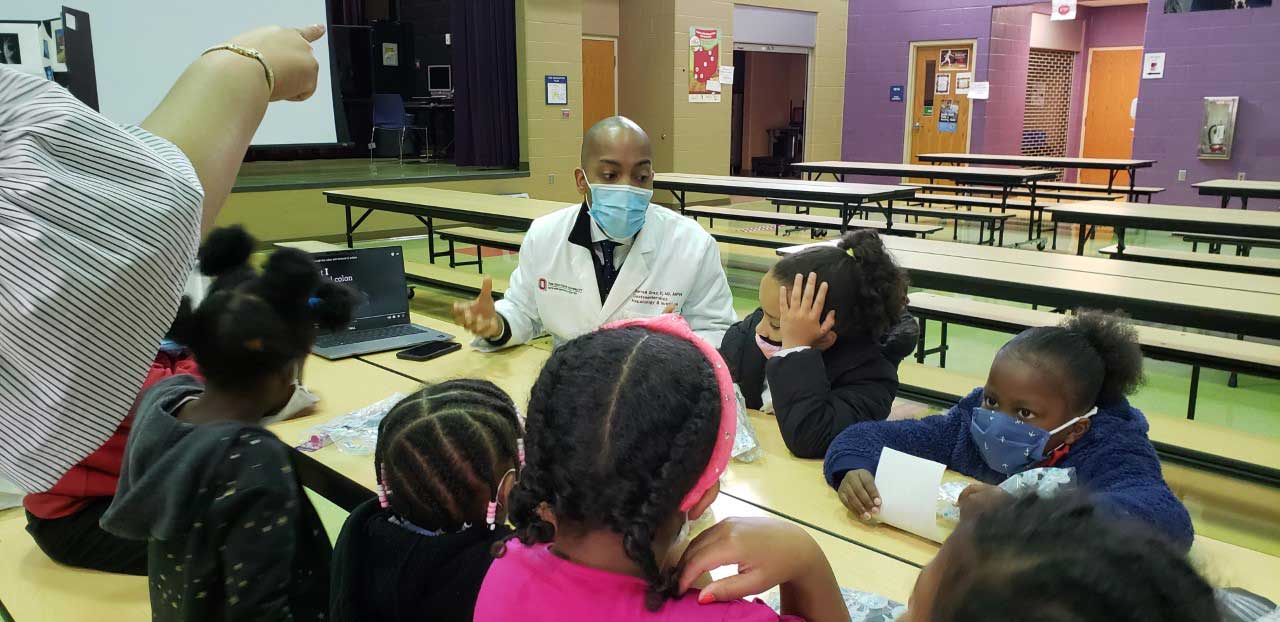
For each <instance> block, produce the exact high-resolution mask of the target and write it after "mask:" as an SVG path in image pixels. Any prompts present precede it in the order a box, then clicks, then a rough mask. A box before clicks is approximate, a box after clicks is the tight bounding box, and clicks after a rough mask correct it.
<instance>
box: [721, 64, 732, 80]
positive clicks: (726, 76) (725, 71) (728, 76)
mask: <svg viewBox="0 0 1280 622" xmlns="http://www.w3.org/2000/svg"><path fill="white" fill-rule="evenodd" d="M720 84H733V67H726V66H724V65H720Z"/></svg>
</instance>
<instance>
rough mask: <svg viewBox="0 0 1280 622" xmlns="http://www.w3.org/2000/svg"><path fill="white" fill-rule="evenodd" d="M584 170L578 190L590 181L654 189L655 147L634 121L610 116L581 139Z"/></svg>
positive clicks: (581, 190)
mask: <svg viewBox="0 0 1280 622" xmlns="http://www.w3.org/2000/svg"><path fill="white" fill-rule="evenodd" d="M582 171H583V174H584V176H578V178H577V180H576V181H577V182H578V191H579V192H581V193H582V194H583V195H586V194H587V182H590V183H593V184H628V185H631V186H636V187H638V188H649V189H653V144H652V143H651V142H649V135H648V134H646V133H645V131H644V130H643V129H641V127H640V126H639V125H637V124H636V122H635V121H632V120H631V119H628V118H626V117H621V116H618V117H609V118H607V119H604V120H602V121H600V122H599V123H596V124H595V125H593V126H591V129H589V130H587V133H586V134H585V135H583V137H582Z"/></svg>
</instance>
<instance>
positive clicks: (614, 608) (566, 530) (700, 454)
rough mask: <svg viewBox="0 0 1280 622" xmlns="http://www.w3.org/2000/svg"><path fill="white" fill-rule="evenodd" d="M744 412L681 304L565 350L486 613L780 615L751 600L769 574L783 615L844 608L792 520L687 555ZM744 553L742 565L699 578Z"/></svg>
mask: <svg viewBox="0 0 1280 622" xmlns="http://www.w3.org/2000/svg"><path fill="white" fill-rule="evenodd" d="M736 424H737V402H736V399H735V396H734V393H733V381H732V380H731V378H730V377H729V374H728V370H727V368H726V366H725V363H724V360H723V359H722V358H720V355H719V354H718V353H717V352H716V350H715V348H714V347H712V346H711V345H710V344H708V343H707V342H706V341H704V340H702V339H700V338H698V337H696V336H695V335H694V333H693V331H692V330H690V328H689V325H688V324H686V323H685V322H684V320H683V319H682V318H680V317H678V316H676V315H672V314H667V315H663V316H659V317H656V318H649V319H644V320H625V321H623V322H618V323H615V324H611V325H608V326H606V327H604V328H603V329H602V330H599V331H597V332H594V333H590V334H587V335H583V336H581V337H578V338H577V339H574V340H572V341H570V342H568V343H566V344H565V345H563V346H561V347H560V348H559V349H557V350H556V351H555V352H554V353H552V355H551V358H550V359H549V360H548V361H547V363H546V365H545V366H544V367H543V370H542V373H541V374H540V375H539V377H538V380H537V383H536V384H535V385H534V387H533V392H532V395H531V397H530V401H529V420H528V442H527V453H528V462H527V464H526V465H525V467H524V470H523V471H522V472H521V474H520V481H519V483H517V484H516V487H515V489H514V490H513V492H512V493H511V511H510V518H511V522H512V524H513V525H515V527H516V532H515V534H514V536H513V537H512V538H511V539H510V540H508V541H507V542H506V543H505V545H504V546H503V547H502V548H501V549H499V550H497V551H495V554H497V555H498V558H497V559H496V560H495V561H494V562H493V565H492V566H491V567H490V569H489V574H488V575H487V576H486V577H485V580H484V585H483V586H482V587H481V589H480V596H479V600H478V602H477V603H476V611H475V619H476V620H477V622H498V621H501V622H507V621H509V620H521V621H522V622H542V621H547V622H551V621H555V622H573V621H577V620H609V621H610V622H631V621H633V620H634V621H637V622H638V621H640V620H644V621H653V620H704V619H705V620H712V619H714V620H743V621H748V620H750V621H755V620H760V621H765V620H770V621H776V620H779V614H778V613H776V612H774V611H773V610H772V609H770V608H769V607H768V606H766V605H764V604H762V603H758V602H747V601H745V600H742V597H743V596H746V595H749V594H757V593H761V592H764V591H765V590H767V589H769V588H771V587H773V586H774V585H780V586H781V588H782V603H783V610H784V611H783V613H784V614H787V615H788V616H802V617H803V618H805V619H809V620H821V621H844V620H848V610H847V609H846V608H845V606H844V602H843V600H842V598H841V596H840V591H839V587H838V586H837V585H836V582H835V577H834V575H833V574H832V571H831V567H830V565H829V564H828V563H827V560H826V558H825V557H824V556H823V554H822V551H821V549H819V548H818V546H817V544H816V543H814V541H813V540H812V538H810V537H809V536H808V535H807V534H806V533H805V532H804V531H803V530H801V529H800V528H799V527H797V526H794V525H787V524H784V523H781V522H778V521H771V520H733V519H730V520H727V521H723V522H721V523H719V524H717V525H715V526H712V527H711V528H709V529H707V530H706V531H705V532H703V533H702V534H700V535H699V536H698V537H697V538H695V539H694V540H693V541H692V542H690V543H689V545H688V547H687V549H685V550H684V552H683V554H681V553H680V552H679V551H680V545H681V544H683V543H682V542H681V541H682V540H683V537H682V532H683V531H685V528H686V527H687V526H688V525H689V521H691V520H696V519H697V518H699V517H700V516H702V514H703V513H704V512H706V511H707V509H708V508H709V507H710V506H711V504H712V503H713V502H714V501H715V498H716V495H717V494H718V493H719V476H720V474H721V473H723V471H724V469H725V467H726V466H727V465H728V461H729V454H730V451H731V449H732V445H733V437H734V433H735V430H736ZM393 492H394V491H393ZM397 494H398V493H397ZM734 564H737V565H738V567H739V569H740V571H741V574H738V575H734V576H731V577H727V578H725V579H721V580H719V581H716V582H714V583H711V584H709V585H705V586H703V587H701V588H700V589H699V590H691V589H690V588H691V587H692V586H693V585H694V584H695V581H696V580H697V579H698V578H699V577H701V576H702V575H703V573H705V572H707V571H709V570H711V569H714V568H718V567H720V566H726V565H734ZM788 619H791V618H790V617H789V618H788Z"/></svg>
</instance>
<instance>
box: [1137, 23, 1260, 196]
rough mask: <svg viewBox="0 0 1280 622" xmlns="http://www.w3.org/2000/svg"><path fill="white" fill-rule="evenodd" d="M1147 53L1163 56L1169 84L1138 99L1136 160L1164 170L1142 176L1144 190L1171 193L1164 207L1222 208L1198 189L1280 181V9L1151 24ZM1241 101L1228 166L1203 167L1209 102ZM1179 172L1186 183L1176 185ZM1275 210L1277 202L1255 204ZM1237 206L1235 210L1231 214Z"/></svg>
mask: <svg viewBox="0 0 1280 622" xmlns="http://www.w3.org/2000/svg"><path fill="white" fill-rule="evenodd" d="M1146 49H1147V51H1148V52H1165V53H1166V54H1167V55H1168V56H1167V57H1166V59H1165V73H1164V79H1161V80H1143V81H1142V85H1141V87H1140V90H1139V93H1138V118H1137V126H1136V130H1135V133H1136V138H1135V139H1134V143H1133V153H1134V156H1135V157H1139V158H1152V159H1156V160H1159V161H1160V163H1159V164H1157V165H1156V166H1155V167H1154V168H1151V169H1146V170H1144V171H1142V172H1140V173H1139V174H1138V183H1140V184H1143V185H1154V186H1163V187H1165V188H1168V191H1166V192H1165V193H1164V194H1161V195H1158V197H1157V200H1158V201H1159V202H1161V203H1171V204H1178V205H1216V204H1217V202H1216V200H1214V198H1213V197H1201V196H1198V195H1197V194H1196V192H1195V189H1194V188H1192V187H1191V184H1192V183H1195V182H1198V181H1204V180H1207V179H1216V178H1224V177H1225V178H1232V179H1234V178H1235V176H1236V173H1237V172H1241V171H1243V172H1244V173H1246V174H1247V176H1248V178H1250V179H1270V180H1275V179H1280V112H1277V107H1276V101H1277V99H1280V4H1276V5H1273V6H1271V7H1269V8H1256V9H1247V10H1241V11H1204V12H1198V13H1183V14H1172V15H1165V14H1163V13H1161V12H1159V11H1154V10H1153V11H1151V13H1150V14H1149V15H1148V16H1147V39H1146ZM1209 96H1239V97H1240V109H1239V113H1238V115H1237V117H1236V132H1237V134H1236V141H1235V145H1234V147H1233V150H1232V153H1231V159H1230V160H1225V161H1223V160H1200V159H1197V158H1196V144H1197V142H1198V138H1199V136H1198V133H1199V128H1200V125H1201V122H1202V121H1203V118H1204V112H1203V110H1204V105H1203V103H1202V101H1203V98H1204V97H1209ZM1178 169H1186V170H1187V181H1185V182H1179V181H1177V174H1178ZM1255 205H1256V206H1257V207H1258V208H1262V209H1276V202H1275V201H1253V202H1251V203H1250V209H1253V208H1254V206H1255ZM1234 206H1238V203H1233V207H1234Z"/></svg>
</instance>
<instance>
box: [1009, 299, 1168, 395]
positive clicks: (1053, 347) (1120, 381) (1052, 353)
mask: <svg viewBox="0 0 1280 622" xmlns="http://www.w3.org/2000/svg"><path fill="white" fill-rule="evenodd" d="M1000 353H1001V354H1002V355H1010V356H1016V357H1019V358H1028V359H1038V360H1045V361H1047V362H1050V363H1051V364H1052V365H1053V366H1054V369H1056V370H1057V371H1058V372H1059V373H1061V374H1062V375H1063V376H1064V377H1065V378H1066V379H1067V380H1069V381H1070V382H1071V384H1072V385H1073V387H1072V390H1073V392H1074V402H1075V403H1074V404H1073V406H1075V407H1076V408H1077V409H1078V410H1081V411H1083V410H1087V409H1088V408H1090V407H1092V406H1095V405H1097V406H1107V405H1110V404H1115V403H1117V402H1120V401H1121V400H1123V399H1124V397H1125V396H1127V395H1129V394H1131V393H1133V392H1134V390H1136V389H1137V388H1138V387H1139V386H1140V385H1141V384H1142V380H1143V377H1142V348H1141V346H1139V345H1138V333H1137V331H1136V330H1134V328H1133V326H1131V325H1129V324H1128V323H1127V322H1126V321H1125V319H1124V316H1123V315H1120V314H1113V313H1106V312H1103V311H1091V310H1083V309H1082V310H1079V311H1077V313H1076V315H1074V316H1069V317H1067V318H1066V319H1064V320H1063V321H1062V323H1061V324H1060V325H1058V326H1037V327H1035V328H1029V329H1027V330H1024V331H1022V332H1021V333H1019V334H1018V335H1017V336H1016V337H1014V338H1013V339H1011V340H1009V343H1006V344H1005V345H1004V347H1003V348H1001V349H1000Z"/></svg>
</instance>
